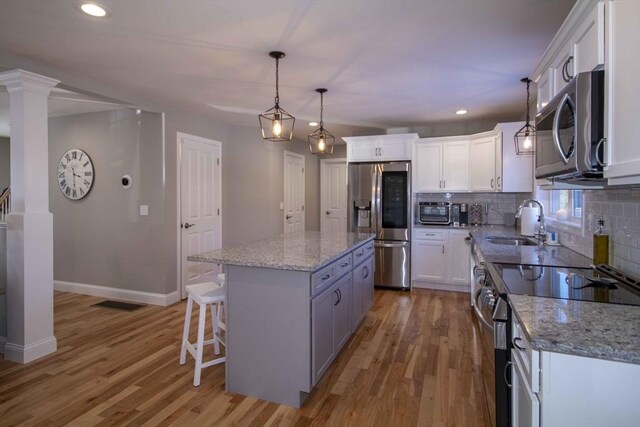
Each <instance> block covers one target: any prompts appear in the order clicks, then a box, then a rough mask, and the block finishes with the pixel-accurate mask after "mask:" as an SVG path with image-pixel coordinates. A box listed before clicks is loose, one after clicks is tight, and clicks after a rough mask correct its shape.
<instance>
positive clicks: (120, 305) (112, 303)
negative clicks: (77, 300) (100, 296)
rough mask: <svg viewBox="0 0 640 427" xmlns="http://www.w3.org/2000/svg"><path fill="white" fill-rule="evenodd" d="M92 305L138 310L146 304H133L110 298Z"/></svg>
mask: <svg viewBox="0 0 640 427" xmlns="http://www.w3.org/2000/svg"><path fill="white" fill-rule="evenodd" d="M92 307H104V308H112V309H114V310H124V311H133V310H137V309H139V308H142V307H144V305H142V304H132V303H130V302H121V301H113V300H109V299H108V300H106V301H102V302H99V303H97V304H93V305H92Z"/></svg>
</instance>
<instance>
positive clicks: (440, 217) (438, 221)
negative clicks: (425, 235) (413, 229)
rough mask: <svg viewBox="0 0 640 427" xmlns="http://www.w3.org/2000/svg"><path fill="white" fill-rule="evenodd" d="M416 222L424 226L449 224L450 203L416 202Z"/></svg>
mask: <svg viewBox="0 0 640 427" xmlns="http://www.w3.org/2000/svg"><path fill="white" fill-rule="evenodd" d="M417 218H418V222H419V223H420V224H426V225H449V224H451V202H418V214H417Z"/></svg>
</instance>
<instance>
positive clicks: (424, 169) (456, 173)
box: [413, 137, 469, 193]
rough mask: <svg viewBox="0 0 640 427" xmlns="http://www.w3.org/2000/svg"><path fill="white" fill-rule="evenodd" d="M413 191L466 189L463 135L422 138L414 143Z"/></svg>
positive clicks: (466, 145)
mask: <svg viewBox="0 0 640 427" xmlns="http://www.w3.org/2000/svg"><path fill="white" fill-rule="evenodd" d="M413 176H414V182H413V191H414V192H416V193H426V192H428V193H433V192H447V191H468V190H469V141H468V140H467V139H466V137H447V138H424V139H420V140H418V142H416V145H415V155H414V158H413Z"/></svg>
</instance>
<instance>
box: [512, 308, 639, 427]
mask: <svg viewBox="0 0 640 427" xmlns="http://www.w3.org/2000/svg"><path fill="white" fill-rule="evenodd" d="M522 329H523V327H522V326H521V325H520V324H519V323H518V321H517V320H516V319H515V316H514V320H513V322H512V328H511V330H512V343H513V349H512V350H511V362H512V365H511V381H512V383H511V420H512V421H511V425H512V427H528V426H532V427H537V426H543V427H555V426H562V427H564V426H580V427H602V426H607V427H623V426H632V425H638V420H640V400H639V398H638V396H639V395H640V365H637V364H632V363H624V362H617V361H612V360H604V359H595V358H591V357H584V356H577V355H570V354H561V353H556V352H551V351H538V350H535V349H533V348H532V346H531V343H530V342H529V340H528V339H527V338H526V336H525V334H524V332H523V330H522Z"/></svg>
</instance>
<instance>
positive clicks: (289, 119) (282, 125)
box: [258, 51, 296, 141]
mask: <svg viewBox="0 0 640 427" xmlns="http://www.w3.org/2000/svg"><path fill="white" fill-rule="evenodd" d="M269 56H270V57H272V58H274V59H275V60H276V98H275V104H276V105H274V106H273V107H272V108H270V109H268V110H267V111H265V112H264V113H262V114H260V115H259V116H258V119H259V120H260V128H261V129H262V138H263V139H266V140H269V141H291V138H292V137H293V125H294V123H295V122H296V119H295V117H293V116H292V115H291V114H289V113H287V112H286V111H285V110H283V109H282V108H280V93H279V88H278V63H279V61H280V60H281V59H282V58H284V56H285V55H284V52H279V51H274V52H269Z"/></svg>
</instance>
